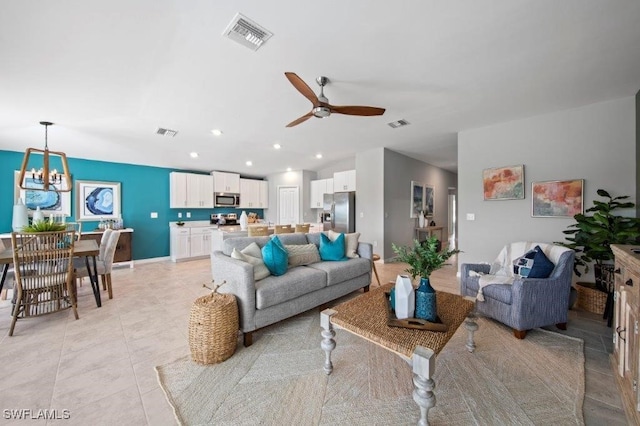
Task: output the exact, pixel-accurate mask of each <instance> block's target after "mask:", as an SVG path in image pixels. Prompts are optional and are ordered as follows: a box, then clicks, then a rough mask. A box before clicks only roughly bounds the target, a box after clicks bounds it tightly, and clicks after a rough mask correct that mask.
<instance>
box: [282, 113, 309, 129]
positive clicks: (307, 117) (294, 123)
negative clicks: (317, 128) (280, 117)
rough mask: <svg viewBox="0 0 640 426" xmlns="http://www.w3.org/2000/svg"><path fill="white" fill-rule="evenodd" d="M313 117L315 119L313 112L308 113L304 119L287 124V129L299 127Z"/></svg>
mask: <svg viewBox="0 0 640 426" xmlns="http://www.w3.org/2000/svg"><path fill="white" fill-rule="evenodd" d="M311 117H313V114H312V113H311V112H308V113H306V114H305V115H303V116H302V117H300V118H297V119H295V120H293V121H292V122H291V123H289V124H287V127H293V126H297V125H298V124H300V123H302V122H304V121H307V120H308V119H310V118H311Z"/></svg>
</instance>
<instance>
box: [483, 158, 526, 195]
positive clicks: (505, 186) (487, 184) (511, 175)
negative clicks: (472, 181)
mask: <svg viewBox="0 0 640 426" xmlns="http://www.w3.org/2000/svg"><path fill="white" fill-rule="evenodd" d="M482 186H483V189H484V199H485V200H521V199H524V166H523V165H519V166H506V167H496V168H493V169H484V170H483V171H482Z"/></svg>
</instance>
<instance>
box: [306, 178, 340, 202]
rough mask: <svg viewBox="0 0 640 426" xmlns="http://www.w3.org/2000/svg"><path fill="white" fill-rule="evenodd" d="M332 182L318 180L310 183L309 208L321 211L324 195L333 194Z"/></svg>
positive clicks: (329, 180) (331, 180) (330, 180)
mask: <svg viewBox="0 0 640 426" xmlns="http://www.w3.org/2000/svg"><path fill="white" fill-rule="evenodd" d="M333 181H334V180H333V179H319V180H312V181H311V182H310V183H311V188H310V191H309V195H310V197H309V198H310V204H309V207H310V208H312V209H321V208H323V207H324V194H333V186H334V184H333Z"/></svg>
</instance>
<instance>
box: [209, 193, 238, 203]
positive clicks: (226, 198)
mask: <svg viewBox="0 0 640 426" xmlns="http://www.w3.org/2000/svg"><path fill="white" fill-rule="evenodd" d="M213 198H214V202H213V204H214V206H215V207H238V206H240V194H231V193H229V192H216V193H214V194H213Z"/></svg>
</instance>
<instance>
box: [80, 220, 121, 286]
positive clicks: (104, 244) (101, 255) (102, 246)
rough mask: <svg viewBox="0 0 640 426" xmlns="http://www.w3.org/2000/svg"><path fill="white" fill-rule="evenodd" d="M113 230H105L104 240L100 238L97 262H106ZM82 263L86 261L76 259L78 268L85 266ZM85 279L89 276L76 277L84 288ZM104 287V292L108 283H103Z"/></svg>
mask: <svg viewBox="0 0 640 426" xmlns="http://www.w3.org/2000/svg"><path fill="white" fill-rule="evenodd" d="M113 232H114V231H113V229H110V228H107V229H105V230H104V232H103V233H102V238H100V253H99V254H98V259H96V261H97V260H104V258H105V257H104V255H105V251H106V249H107V243H108V242H109V237H110V236H111V234H112V233H113ZM80 262H84V260H82V259H80V260H78V259H76V260H75V263H76V267H78V268H81V267H82V266H83V265H85V264H84V263H80ZM85 269H86V265H85ZM85 277H88V275H85V276H82V277H78V276H77V275H76V278H77V281H78V283H79V284H80V287H82V281H83V279H84V278H85ZM102 286H103V288H104V290H106V288H105V287H106V283H104V282H103V283H102Z"/></svg>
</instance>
